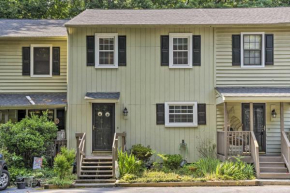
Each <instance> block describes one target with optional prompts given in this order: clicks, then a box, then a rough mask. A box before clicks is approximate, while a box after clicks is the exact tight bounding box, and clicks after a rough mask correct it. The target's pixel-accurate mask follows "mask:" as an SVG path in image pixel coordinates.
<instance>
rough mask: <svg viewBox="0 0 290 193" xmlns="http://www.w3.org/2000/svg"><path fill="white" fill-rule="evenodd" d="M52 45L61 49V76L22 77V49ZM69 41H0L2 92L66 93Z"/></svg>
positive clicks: (63, 39)
mask: <svg viewBox="0 0 290 193" xmlns="http://www.w3.org/2000/svg"><path fill="white" fill-rule="evenodd" d="M31 44H52V46H53V47H60V75H53V76H52V77H47V78H43V77H41V78H36V77H30V76H23V75H22V47H30V46H31ZM66 89H67V40H66V39H65V38H62V39H54V40H48V39H45V38H38V39H35V38H17V39H16V38H14V39H13V40H11V38H10V39H0V92H5V93H12V92H66Z"/></svg>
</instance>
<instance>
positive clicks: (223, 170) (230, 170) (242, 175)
mask: <svg viewBox="0 0 290 193" xmlns="http://www.w3.org/2000/svg"><path fill="white" fill-rule="evenodd" d="M216 176H217V178H219V179H222V180H247V179H248V180H249V179H254V178H255V175H254V168H253V166H252V165H250V164H247V163H245V162H243V161H241V159H240V158H235V162H232V161H226V162H222V163H220V164H219V165H218V166H217V168H216Z"/></svg>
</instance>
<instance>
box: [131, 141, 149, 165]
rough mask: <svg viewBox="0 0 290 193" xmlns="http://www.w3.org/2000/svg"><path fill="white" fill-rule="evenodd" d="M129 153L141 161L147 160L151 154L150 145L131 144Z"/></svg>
mask: <svg viewBox="0 0 290 193" xmlns="http://www.w3.org/2000/svg"><path fill="white" fill-rule="evenodd" d="M131 153H132V154H133V155H135V156H136V157H137V158H138V159H139V160H141V161H143V162H147V161H149V159H150V157H151V156H152V155H153V152H152V149H151V148H150V146H147V147H144V146H142V145H141V144H137V145H133V146H132V149H131Z"/></svg>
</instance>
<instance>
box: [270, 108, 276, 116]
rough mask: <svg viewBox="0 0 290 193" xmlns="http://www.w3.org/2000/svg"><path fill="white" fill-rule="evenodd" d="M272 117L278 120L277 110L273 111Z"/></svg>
mask: <svg viewBox="0 0 290 193" xmlns="http://www.w3.org/2000/svg"><path fill="white" fill-rule="evenodd" d="M271 116H272V118H276V116H277V113H276V110H275V109H273V110H272V112H271Z"/></svg>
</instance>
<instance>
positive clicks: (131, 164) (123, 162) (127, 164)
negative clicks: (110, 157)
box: [118, 151, 142, 177]
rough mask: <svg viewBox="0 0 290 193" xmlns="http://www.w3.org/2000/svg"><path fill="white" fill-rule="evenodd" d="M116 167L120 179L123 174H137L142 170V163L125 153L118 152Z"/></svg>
mask: <svg viewBox="0 0 290 193" xmlns="http://www.w3.org/2000/svg"><path fill="white" fill-rule="evenodd" d="M118 165H119V171H120V176H121V177H122V176H124V175H125V174H138V173H139V172H140V171H141V170H142V161H140V160H137V158H136V157H135V156H134V155H133V154H130V155H128V153H127V152H122V151H118Z"/></svg>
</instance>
